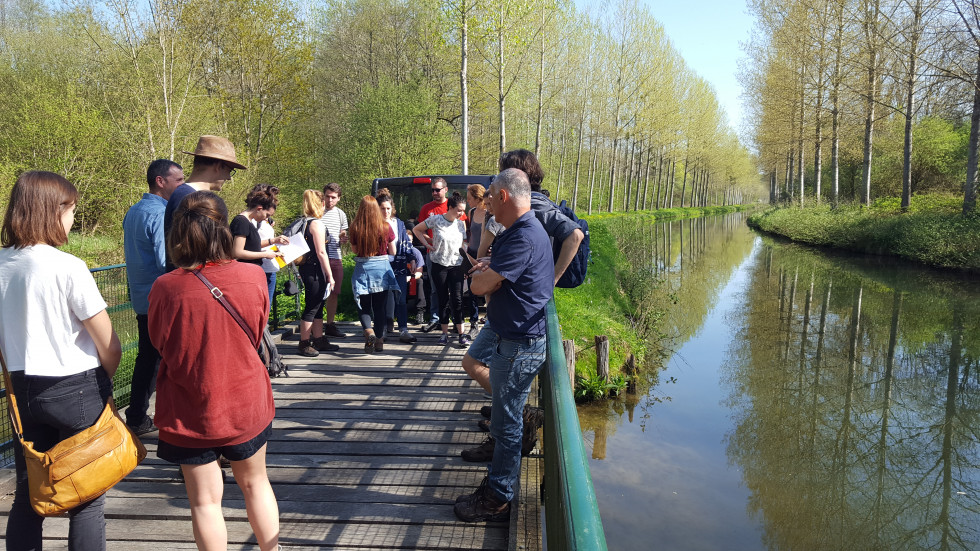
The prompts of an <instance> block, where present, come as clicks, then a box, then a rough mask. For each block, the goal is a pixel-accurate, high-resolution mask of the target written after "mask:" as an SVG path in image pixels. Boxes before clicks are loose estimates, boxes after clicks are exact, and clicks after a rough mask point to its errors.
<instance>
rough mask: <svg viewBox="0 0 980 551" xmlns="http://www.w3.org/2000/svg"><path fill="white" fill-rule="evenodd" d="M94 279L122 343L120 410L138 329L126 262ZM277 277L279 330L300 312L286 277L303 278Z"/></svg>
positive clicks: (116, 380) (1, 401)
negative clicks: (286, 292) (286, 291)
mask: <svg viewBox="0 0 980 551" xmlns="http://www.w3.org/2000/svg"><path fill="white" fill-rule="evenodd" d="M89 271H90V272H91V273H92V277H94V278H95V284H96V285H98V287H99V292H101V293H102V298H103V299H105V302H106V312H108V314H109V319H111V320H112V328H113V329H114V330H115V331H116V334H117V335H119V342H120V343H122V352H123V354H122V359H121V360H120V361H119V368H118V369H117V370H116V374H115V375H114V376H113V378H112V379H113V398H114V399H115V401H116V407H117V408H119V409H120V410H121V409H123V408H124V407H126V406H128V405H129V395H130V388H131V381H132V380H133V364H134V362H135V361H136V352H137V348H138V346H137V345H138V339H139V331H138V330H137V328H136V314H135V313H134V312H133V305H132V304H131V303H130V302H129V283H128V281H127V279H126V265H125V264H114V265H112V266H103V267H101V268H92V269H91V270H89ZM277 276H278V277H277V278H276V296H275V298H276V307H275V308H272V311H271V313H270V323H271V327H272V329H278V328H279V327H281V326H282V324H283V323H284V322H285V321H287V320H290V319H296V318H298V317H299V314H300V312H301V311H302V310H301V308H302V304H301V302H300V301H301V300H302V293H300V294H298V295H296V296H292V297H288V296H286V295H284V294H282V288H283V285H285V283H286V281H287V280H290V279H295V280H297V283H299V284H300V288H302V281H300V280H299V277H298V275H297V274H296V273H295V271H294V270H291V269H290V270H282V271H280V272H279V273H278V274H277ZM6 392H7V389H5V388H4V389H3V390H2V391H0V467H3V466H6V465H9V464H11V463H13V461H14V447H13V444H14V440H13V427H12V426H11V424H10V416H9V415H7V396H6Z"/></svg>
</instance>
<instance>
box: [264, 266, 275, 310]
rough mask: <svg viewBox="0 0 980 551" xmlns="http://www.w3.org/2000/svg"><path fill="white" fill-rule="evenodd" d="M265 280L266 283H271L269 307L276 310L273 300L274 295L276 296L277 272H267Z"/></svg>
mask: <svg viewBox="0 0 980 551" xmlns="http://www.w3.org/2000/svg"><path fill="white" fill-rule="evenodd" d="M265 281H266V283H268V284H269V305H270V306H269V308H270V309H273V310H274V309H275V306H273V305H272V304H273V301H275V298H274V297H275V296H276V272H272V273H268V272H266V274H265Z"/></svg>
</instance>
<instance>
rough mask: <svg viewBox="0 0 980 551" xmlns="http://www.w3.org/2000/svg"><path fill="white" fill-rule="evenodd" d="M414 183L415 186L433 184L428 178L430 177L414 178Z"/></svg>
mask: <svg viewBox="0 0 980 551" xmlns="http://www.w3.org/2000/svg"><path fill="white" fill-rule="evenodd" d="M412 183H413V184H431V183H432V178H428V177H421V178H412Z"/></svg>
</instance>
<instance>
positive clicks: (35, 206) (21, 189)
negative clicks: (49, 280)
mask: <svg viewBox="0 0 980 551" xmlns="http://www.w3.org/2000/svg"><path fill="white" fill-rule="evenodd" d="M77 202H78V190H77V189H75V186H74V185H72V183H71V182H69V181H68V180H66V179H65V177H64V176H61V175H59V174H55V173H54V172H45V171H43V170H32V171H29V172H25V173H23V174H21V175H20V177H18V178H17V183H15V184H14V189H13V190H11V192H10V202H8V203H7V212H6V214H5V215H4V217H3V229H2V230H0V244H2V246H4V247H17V248H23V247H29V246H31V245H39V244H44V245H51V246H52V247H60V246H62V245H64V244H65V243H67V242H68V235H67V234H66V233H65V227H64V226H63V225H62V224H61V215H62V214H64V213H65V211H66V210H68V209H70V208H71V207H72V205H74V204H75V203H77Z"/></svg>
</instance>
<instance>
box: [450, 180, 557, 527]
mask: <svg viewBox="0 0 980 551" xmlns="http://www.w3.org/2000/svg"><path fill="white" fill-rule="evenodd" d="M486 196H487V197H489V198H490V199H489V200H490V204H491V206H492V210H493V213H494V216H495V217H496V219H497V221H498V222H500V223H501V224H503V225H504V226H505V227H506V228H507V230H506V231H505V232H503V233H501V234H500V235H499V236H498V237H497V239H496V241H494V245H493V246H494V251H493V256H492V257H491V259H490V265H489V266H487V267H486V268H484V269H483V270H482V271H480V272H478V273H475V274H474V275H473V282H472V284H471V285H470V288H471V290H472V292H474V293H477V294H481V295H484V294H492V295H493V297H492V298H491V300H490V301H489V304H488V305H487V320H488V322H489V323H488V327H486V328H484V330H483V331H481V332H480V334H479V335H478V336H477V338H476V340H475V341H474V342H473V344H472V345H471V347H470V350H471V353H472V351H473V350H474V349H475V348H481V347H484V348H488V349H489V350H493V351H494V352H493V354H492V355H490V357H489V360H490V361H489V365H490V386H491V387H492V388H493V402H492V404H493V405H492V408H491V417H490V434H491V436H493V438H494V440H495V441H496V445H495V446H494V450H493V459H492V460H491V462H490V467H489V473H488V475H487V478H486V479H484V481H483V483H481V484H480V487H479V488H478V489H477V490H476V492H474V493H472V494H470V495H464V496H460V497H458V498H457V499H456V504H455V506H454V508H453V511H454V512H455V513H456V516H457V517H459V518H460V519H461V520H464V521H467V522H478V521H488V520H490V521H499V520H504V519H506V518H507V516H508V515H509V513H510V501H511V500H512V499H513V498H514V493H515V492H514V489H515V487H516V485H517V479H518V476H519V474H520V469H521V440H522V435H523V418H522V413H523V409H524V403H525V402H526V401H527V396H528V392H529V390H530V388H531V383H532V382H533V381H534V378H535V377H536V376H537V374H538V372H539V371H541V368H542V367H543V366H544V361H545V356H546V352H545V350H546V344H547V337H546V335H545V333H546V327H547V317H546V312H547V311H546V308H547V305H548V301H549V300H551V297H552V294H553V290H554V288H553V283H554V279H555V267H554V264H553V262H552V254H551V243H550V241H549V239H548V234H547V233H546V232H545V230H544V228H543V227H542V226H541V223H540V222H538V220H537V218H535V216H534V214H533V213H532V212H531V186H530V182H529V181H528V178H527V175H526V174H524V172H522V171H520V170H517V169H507V170H504V171H502V172H501V173H500V174H499V175H497V177H496V178H495V179H494V180H493V182H492V183H491V184H490V189H489V191H487V194H486Z"/></svg>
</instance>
